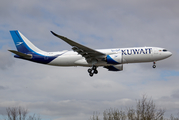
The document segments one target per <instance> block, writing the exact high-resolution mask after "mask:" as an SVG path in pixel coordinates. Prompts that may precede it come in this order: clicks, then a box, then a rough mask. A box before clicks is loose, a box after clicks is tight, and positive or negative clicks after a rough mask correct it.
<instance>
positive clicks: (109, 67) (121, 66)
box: [104, 64, 123, 71]
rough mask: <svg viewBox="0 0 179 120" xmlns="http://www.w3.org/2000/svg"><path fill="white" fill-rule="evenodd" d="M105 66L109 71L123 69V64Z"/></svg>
mask: <svg viewBox="0 0 179 120" xmlns="http://www.w3.org/2000/svg"><path fill="white" fill-rule="evenodd" d="M104 68H107V69H108V70H109V71H122V70H123V64H119V65H111V66H104Z"/></svg>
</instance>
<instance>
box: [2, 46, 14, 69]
mask: <svg viewBox="0 0 179 120" xmlns="http://www.w3.org/2000/svg"><path fill="white" fill-rule="evenodd" d="M13 63H14V61H13V58H12V55H11V53H10V52H8V51H4V50H2V49H1V51H0V69H2V70H5V69H6V68H8V67H9V66H11V65H12V64H13Z"/></svg>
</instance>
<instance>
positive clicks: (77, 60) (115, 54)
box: [8, 30, 172, 77]
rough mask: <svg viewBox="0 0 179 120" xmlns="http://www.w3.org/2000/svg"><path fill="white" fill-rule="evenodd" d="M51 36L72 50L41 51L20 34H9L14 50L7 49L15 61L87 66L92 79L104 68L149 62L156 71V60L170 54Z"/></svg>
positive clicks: (113, 68)
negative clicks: (103, 46)
mask: <svg viewBox="0 0 179 120" xmlns="http://www.w3.org/2000/svg"><path fill="white" fill-rule="evenodd" d="M51 33H52V34H53V35H54V36H56V37H58V38H60V39H61V40H63V41H65V42H66V43H68V44H69V45H71V46H72V50H73V51H72V50H71V51H68V50H64V51H60V52H45V51H42V50H40V49H39V48H37V47H36V46H35V45H33V44H32V43H31V42H30V41H29V40H28V39H27V38H26V37H25V36H24V35H23V34H22V33H21V32H20V31H18V30H13V31H10V34H11V36H12V39H13V41H14V43H15V46H16V48H17V51H16V50H8V51H10V52H12V53H14V54H15V55H14V57H15V58H20V59H24V60H28V61H32V62H36V63H42V64H47V65H53V66H84V67H90V68H89V69H88V70H87V71H88V73H89V75H90V76H91V77H92V76H93V75H94V74H98V70H97V68H98V67H104V68H106V69H108V71H122V70H123V64H128V63H142V62H153V68H156V61H159V60H163V59H166V58H168V57H170V56H171V55H172V53H171V52H170V51H168V50H166V49H165V48H160V47H133V48H113V49H97V50H95V49H92V48H89V47H86V46H84V45H82V44H79V43H77V42H75V41H72V40H70V39H68V38H66V37H64V36H61V35H58V34H56V33H54V32H53V31H51Z"/></svg>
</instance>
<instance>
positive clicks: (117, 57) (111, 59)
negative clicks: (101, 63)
mask: <svg viewBox="0 0 179 120" xmlns="http://www.w3.org/2000/svg"><path fill="white" fill-rule="evenodd" d="M106 62H107V63H108V64H122V62H123V58H122V54H112V55H107V56H106Z"/></svg>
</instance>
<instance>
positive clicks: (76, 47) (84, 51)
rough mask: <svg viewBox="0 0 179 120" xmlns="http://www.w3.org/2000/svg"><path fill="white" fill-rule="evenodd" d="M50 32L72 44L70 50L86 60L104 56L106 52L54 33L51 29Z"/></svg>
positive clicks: (89, 60)
mask: <svg viewBox="0 0 179 120" xmlns="http://www.w3.org/2000/svg"><path fill="white" fill-rule="evenodd" d="M51 33H52V34H53V35H55V36H56V37H58V38H60V39H62V40H63V41H65V42H67V43H68V44H70V45H71V46H72V50H73V51H75V52H77V53H78V54H80V55H82V56H83V57H85V58H86V60H87V61H88V62H92V61H93V60H98V59H101V58H104V57H105V56H106V54H104V53H101V52H99V51H96V50H94V49H91V48H89V47H86V46H84V45H81V44H79V43H77V42H74V41H72V40H70V39H68V38H66V37H64V36H61V35H58V34H56V33H54V32H53V31H51Z"/></svg>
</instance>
